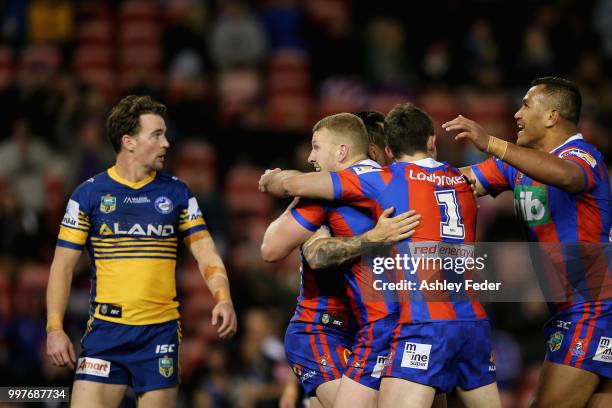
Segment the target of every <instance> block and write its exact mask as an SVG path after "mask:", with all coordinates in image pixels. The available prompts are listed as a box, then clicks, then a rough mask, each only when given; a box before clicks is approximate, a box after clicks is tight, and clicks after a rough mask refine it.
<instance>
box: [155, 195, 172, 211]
mask: <svg viewBox="0 0 612 408" xmlns="http://www.w3.org/2000/svg"><path fill="white" fill-rule="evenodd" d="M155 209H156V210H157V211H158V212H160V213H162V214H170V213H171V212H172V210H173V209H174V204H172V200H170V199H169V198H168V197H164V196H161V197H157V199H156V200H155Z"/></svg>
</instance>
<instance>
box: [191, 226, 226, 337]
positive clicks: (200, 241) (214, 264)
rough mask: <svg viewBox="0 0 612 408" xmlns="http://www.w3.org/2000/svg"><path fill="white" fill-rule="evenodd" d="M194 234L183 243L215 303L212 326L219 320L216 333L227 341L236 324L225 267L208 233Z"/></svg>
mask: <svg viewBox="0 0 612 408" xmlns="http://www.w3.org/2000/svg"><path fill="white" fill-rule="evenodd" d="M196 234H198V237H197V238H192V239H186V240H185V242H186V244H187V245H188V247H189V250H190V251H191V253H192V254H193V257H194V258H195V260H196V262H197V263H198V268H199V270H200V273H201V274H202V276H203V277H204V281H205V282H206V285H207V286H208V289H209V290H210V293H212V294H213V297H214V298H215V301H216V302H217V304H216V306H215V307H214V308H213V310H212V324H213V326H214V325H216V324H217V321H218V320H219V319H221V324H220V326H219V328H218V329H217V333H218V334H219V337H220V338H222V339H228V338H230V337H232V336H233V335H234V334H235V333H236V329H237V327H238V322H237V319H236V312H235V311H234V305H233V303H232V297H231V295H230V288H229V280H228V278H227V272H226V270H225V265H224V264H223V260H222V259H221V256H220V255H219V253H218V252H217V249H216V248H215V243H214V241H213V239H212V237H211V236H210V234H209V233H208V231H200V232H197V233H196ZM194 235H195V234H194Z"/></svg>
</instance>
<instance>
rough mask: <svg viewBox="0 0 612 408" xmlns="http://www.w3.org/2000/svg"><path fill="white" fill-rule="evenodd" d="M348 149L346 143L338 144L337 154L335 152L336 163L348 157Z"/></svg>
mask: <svg viewBox="0 0 612 408" xmlns="http://www.w3.org/2000/svg"><path fill="white" fill-rule="evenodd" d="M349 151H350V148H349V146H348V145H346V144H341V145H340V146H338V154H337V160H338V163H342V162H343V161H344V160H345V159H346V158H347V157H348V155H349Z"/></svg>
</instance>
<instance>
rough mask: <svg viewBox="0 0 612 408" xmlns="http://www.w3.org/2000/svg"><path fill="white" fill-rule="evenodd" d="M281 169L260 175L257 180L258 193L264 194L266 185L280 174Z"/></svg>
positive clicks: (270, 170) (267, 171)
mask: <svg viewBox="0 0 612 408" xmlns="http://www.w3.org/2000/svg"><path fill="white" fill-rule="evenodd" d="M280 172H281V169H279V168H278V167H277V168H275V169H268V170H266V171H265V172H264V174H262V175H261V177H260V178H259V191H261V192H262V193H266V192H267V191H268V189H267V185H268V183H269V182H270V179H271V178H272V177H273V176H274V175H275V174H277V173H280Z"/></svg>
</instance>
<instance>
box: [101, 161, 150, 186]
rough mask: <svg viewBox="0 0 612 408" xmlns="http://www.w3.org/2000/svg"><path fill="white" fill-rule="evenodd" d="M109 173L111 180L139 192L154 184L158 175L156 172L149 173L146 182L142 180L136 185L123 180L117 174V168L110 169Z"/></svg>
mask: <svg viewBox="0 0 612 408" xmlns="http://www.w3.org/2000/svg"><path fill="white" fill-rule="evenodd" d="M107 173H108V176H109V177H110V178H112V179H113V180H115V181H116V182H117V183H119V184H123V185H125V186H128V187H131V188H133V189H134V190H138V189H140V188H142V187H144V186H146V185H147V184H149V183H150V182H152V181H153V180H154V179H155V175H156V174H157V172H156V171H155V170H153V171H152V172H150V173H149V175H148V176H147V178H145V179H144V180H140V181H139V182H137V183H134V182H131V181H127V180H126V179H124V178H122V177H121V176H120V175H119V174H117V169H116V166H113V167H111V168H110V169H108V170H107Z"/></svg>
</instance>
